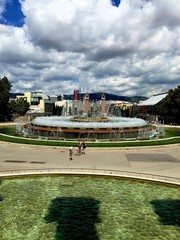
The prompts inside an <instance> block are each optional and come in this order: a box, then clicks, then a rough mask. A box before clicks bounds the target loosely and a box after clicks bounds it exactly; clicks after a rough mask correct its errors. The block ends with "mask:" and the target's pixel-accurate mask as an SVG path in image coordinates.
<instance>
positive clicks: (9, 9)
mask: <svg viewBox="0 0 180 240" xmlns="http://www.w3.org/2000/svg"><path fill="white" fill-rule="evenodd" d="M2 17H3V19H0V23H1V24H6V25H11V26H16V27H22V26H23V24H24V17H25V16H24V15H23V12H22V11H21V4H20V3H19V1H18V0H12V1H9V2H8V3H7V4H6V6H5V11H4V13H3V14H2Z"/></svg>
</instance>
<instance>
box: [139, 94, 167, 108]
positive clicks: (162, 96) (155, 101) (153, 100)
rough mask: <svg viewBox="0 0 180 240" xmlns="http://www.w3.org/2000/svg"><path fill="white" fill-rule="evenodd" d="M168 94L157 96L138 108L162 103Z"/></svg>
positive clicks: (140, 104) (142, 103) (143, 102)
mask: <svg viewBox="0 0 180 240" xmlns="http://www.w3.org/2000/svg"><path fill="white" fill-rule="evenodd" d="M167 94H168V93H162V94H157V95H154V96H152V97H150V98H149V99H147V100H145V101H142V102H141V103H139V104H138V106H153V105H156V104H157V103H158V102H160V101H161V100H162V99H163V98H165V97H166V96H167Z"/></svg>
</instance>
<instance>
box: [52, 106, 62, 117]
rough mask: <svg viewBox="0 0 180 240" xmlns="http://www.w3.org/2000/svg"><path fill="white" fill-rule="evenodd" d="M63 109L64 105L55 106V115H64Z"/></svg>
mask: <svg viewBox="0 0 180 240" xmlns="http://www.w3.org/2000/svg"><path fill="white" fill-rule="evenodd" d="M62 109H63V106H55V107H54V109H53V115H56V116H61V115H62Z"/></svg>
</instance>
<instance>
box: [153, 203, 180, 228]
mask: <svg viewBox="0 0 180 240" xmlns="http://www.w3.org/2000/svg"><path fill="white" fill-rule="evenodd" d="M151 204H152V206H153V208H154V211H155V213H156V214H157V215H158V216H159V221H160V222H161V223H162V224H164V225H174V226H178V227H180V200H174V199H173V200H170V199H167V200H160V199H159V200H153V201H151Z"/></svg>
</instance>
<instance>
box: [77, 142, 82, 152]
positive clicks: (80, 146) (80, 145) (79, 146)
mask: <svg viewBox="0 0 180 240" xmlns="http://www.w3.org/2000/svg"><path fill="white" fill-rule="evenodd" d="M81 148H82V142H81V141H80V140H79V142H78V150H77V153H78V155H81Z"/></svg>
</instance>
